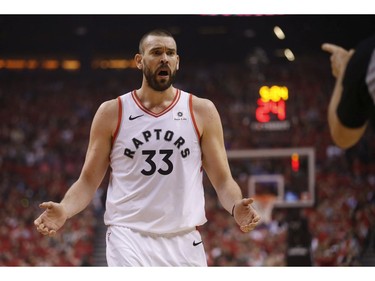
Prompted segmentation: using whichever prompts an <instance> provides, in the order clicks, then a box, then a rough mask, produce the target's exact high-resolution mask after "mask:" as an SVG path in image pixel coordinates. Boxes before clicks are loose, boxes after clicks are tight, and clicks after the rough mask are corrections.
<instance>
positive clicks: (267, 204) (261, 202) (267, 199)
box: [252, 194, 277, 224]
mask: <svg viewBox="0 0 375 281" xmlns="http://www.w3.org/2000/svg"><path fill="white" fill-rule="evenodd" d="M252 198H254V202H253V203H252V205H253V207H254V208H255V210H257V212H258V214H259V215H260V221H261V223H264V224H269V223H270V222H271V220H272V210H273V207H274V205H275V203H276V201H277V196H275V195H273V194H254V195H253V197H252Z"/></svg>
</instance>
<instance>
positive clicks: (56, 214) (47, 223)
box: [34, 201, 67, 237]
mask: <svg viewBox="0 0 375 281" xmlns="http://www.w3.org/2000/svg"><path fill="white" fill-rule="evenodd" d="M39 207H40V208H42V209H45V211H44V212H43V213H42V214H41V215H40V216H39V217H38V218H37V219H36V220H35V221H34V225H35V226H36V229H37V230H38V232H40V233H41V234H43V235H48V236H50V237H52V236H54V235H55V234H56V231H57V230H59V229H60V228H61V227H62V226H63V225H64V223H65V221H66V220H67V215H66V213H65V210H64V207H63V206H62V205H61V204H59V203H55V202H51V201H50V202H43V203H41V204H40V205H39Z"/></svg>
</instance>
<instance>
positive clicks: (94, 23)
mask: <svg viewBox="0 0 375 281" xmlns="http://www.w3.org/2000/svg"><path fill="white" fill-rule="evenodd" d="M275 25H278V26H279V27H281V28H282V29H283V31H284V33H285V34H286V38H285V40H279V39H277V38H276V37H275V36H274V34H273V27H274V26H275ZM159 27H160V28H166V29H168V30H170V31H171V32H172V33H173V34H174V35H175V38H176V40H177V43H178V48H179V49H178V51H179V54H180V55H181V56H182V58H183V59H185V60H189V61H195V60H199V61H202V60H203V61H232V62H235V61H240V60H242V59H244V58H246V56H247V55H248V54H249V52H251V51H252V50H253V49H254V48H256V47H260V48H262V49H263V50H265V51H266V52H267V55H268V57H269V59H270V60H271V61H272V60H276V59H278V58H279V55H278V52H279V50H280V49H283V48H290V49H291V50H292V51H293V52H294V54H295V56H296V58H298V57H299V56H303V55H307V54H308V55H313V54H320V53H321V54H323V52H322V51H321V49H320V46H321V44H322V43H323V42H333V43H337V44H339V45H342V46H344V47H345V48H351V47H354V46H355V44H356V43H357V42H358V41H359V40H361V39H363V38H365V37H367V36H368V35H370V34H371V33H373V32H374V31H375V17H374V16H373V15H261V16H256V15H238V16H235V15H228V16H224V15H1V16H0V56H2V57H4V56H13V57H14V56H36V55H40V56H49V55H50V56H56V55H58V56H65V57H68V56H70V57H71V56H73V57H76V58H82V56H84V57H86V58H89V57H94V56H105V55H111V56H121V57H126V58H132V57H133V55H134V54H135V53H136V52H137V49H138V42H139V39H140V37H141V36H142V35H143V33H145V32H147V31H149V30H150V29H153V28H159Z"/></svg>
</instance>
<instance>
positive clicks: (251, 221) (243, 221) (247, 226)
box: [233, 198, 260, 232]
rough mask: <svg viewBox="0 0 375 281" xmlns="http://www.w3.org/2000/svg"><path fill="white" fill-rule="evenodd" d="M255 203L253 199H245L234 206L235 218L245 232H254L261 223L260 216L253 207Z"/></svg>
mask: <svg viewBox="0 0 375 281" xmlns="http://www.w3.org/2000/svg"><path fill="white" fill-rule="evenodd" d="M253 202H254V199H253V198H244V199H242V200H241V201H238V202H236V204H235V205H234V209H233V217H234V219H235V221H236V222H237V224H238V225H239V226H240V229H241V230H242V231H243V232H249V231H251V230H253V229H254V228H255V227H256V226H257V225H258V224H259V222H260V216H259V215H258V213H257V211H256V210H255V209H254V208H253V206H251V203H253Z"/></svg>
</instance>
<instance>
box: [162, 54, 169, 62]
mask: <svg viewBox="0 0 375 281" xmlns="http://www.w3.org/2000/svg"><path fill="white" fill-rule="evenodd" d="M160 62H161V63H163V64H165V63H168V56H167V54H166V53H163V54H162V55H161V58H160Z"/></svg>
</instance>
